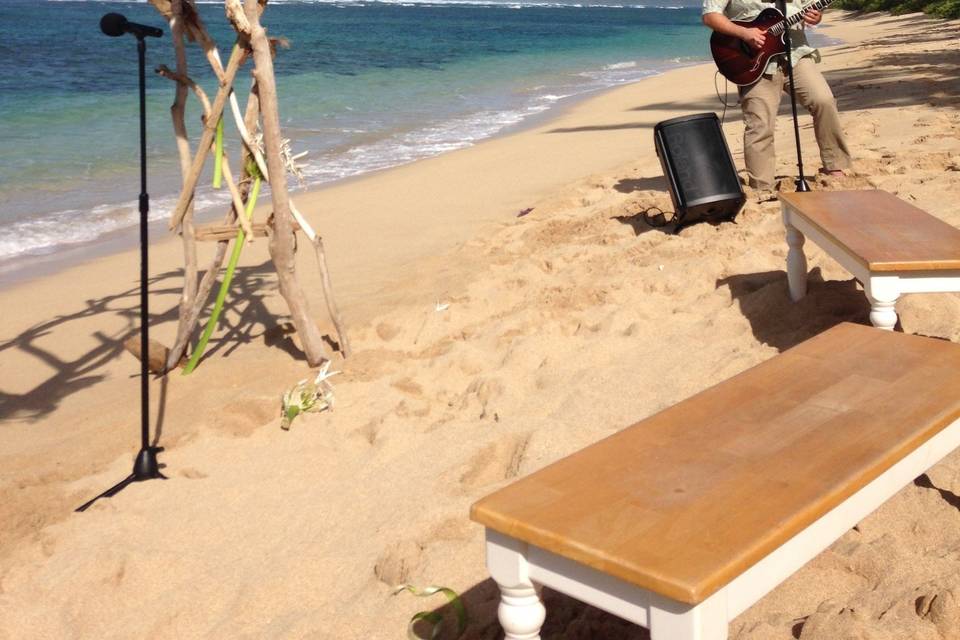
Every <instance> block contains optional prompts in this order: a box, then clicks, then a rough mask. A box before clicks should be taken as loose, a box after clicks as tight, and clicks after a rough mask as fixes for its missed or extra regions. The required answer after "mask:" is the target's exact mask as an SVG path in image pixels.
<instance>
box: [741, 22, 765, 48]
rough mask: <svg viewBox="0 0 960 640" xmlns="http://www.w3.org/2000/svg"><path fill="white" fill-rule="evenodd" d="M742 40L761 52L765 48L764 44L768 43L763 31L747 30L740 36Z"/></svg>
mask: <svg viewBox="0 0 960 640" xmlns="http://www.w3.org/2000/svg"><path fill="white" fill-rule="evenodd" d="M740 39H741V40H743V41H744V42H746V43H747V44H748V45H750V46H751V47H752V48H753V49H755V50H759V49H762V48H763V43H764V42H766V40H767V36H766V33H765V32H764V31H763V29H757V28H755V27H753V28H745V29H744V30H743V33H742V34H741V35H740Z"/></svg>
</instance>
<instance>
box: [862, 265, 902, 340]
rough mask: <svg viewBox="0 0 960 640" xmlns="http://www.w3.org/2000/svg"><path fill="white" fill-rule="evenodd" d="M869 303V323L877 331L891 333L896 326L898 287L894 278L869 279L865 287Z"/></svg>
mask: <svg viewBox="0 0 960 640" xmlns="http://www.w3.org/2000/svg"><path fill="white" fill-rule="evenodd" d="M865 289H866V291H865V292H866V294H867V299H868V300H869V301H870V323H871V324H872V325H873V326H875V327H877V328H878V329H885V330H887V331H893V328H894V327H895V326H896V325H897V311H896V306H897V299H898V298H899V297H900V287H899V286H898V280H897V278H895V277H889V276H881V277H876V278H874V277H871V278H870V279H869V282H868V283H867V285H866V287H865Z"/></svg>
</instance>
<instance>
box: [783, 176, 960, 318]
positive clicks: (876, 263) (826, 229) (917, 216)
mask: <svg viewBox="0 0 960 640" xmlns="http://www.w3.org/2000/svg"><path fill="white" fill-rule="evenodd" d="M780 204H781V207H782V209H783V224H784V226H785V227H786V231H787V245H788V246H789V252H788V254H787V279H788V281H789V285H790V297H791V298H792V299H793V301H794V302H796V301H798V300H800V299H801V298H803V297H804V296H805V295H806V293H807V258H806V256H805V255H804V252H803V245H804V241H805V239H806V238H809V239H810V240H812V241H813V242H815V243H816V244H817V245H818V246H819V247H820V248H821V249H823V250H824V251H826V252H827V253H828V254H829V255H830V256H831V257H832V258H833V259H834V260H836V261H837V262H839V263H840V264H841V265H843V267H844V268H845V269H846V270H847V271H849V272H850V273H851V274H853V276H854V277H855V278H856V279H857V280H859V281H860V283H861V284H862V285H863V288H864V292H865V293H866V294H867V298H868V299H869V300H870V322H872V323H873V325H874V326H876V327H879V328H881V329H887V330H892V329H893V327H894V326H895V325H896V324H897V312H896V304H897V300H898V299H899V298H900V296H901V295H903V294H905V293H943V292H951V291H960V230H957V229H956V228H955V227H952V226H950V225H949V224H947V223H946V222H943V221H942V220H940V219H938V218H935V217H933V216H931V215H930V214H929V213H926V212H925V211H922V210H921V209H918V208H917V207H914V206H913V205H910V204H908V203H906V202H904V201H903V200H900V199H899V198H897V197H895V196H893V195H891V194H889V193H887V192H885V191H814V192H807V193H783V194H780Z"/></svg>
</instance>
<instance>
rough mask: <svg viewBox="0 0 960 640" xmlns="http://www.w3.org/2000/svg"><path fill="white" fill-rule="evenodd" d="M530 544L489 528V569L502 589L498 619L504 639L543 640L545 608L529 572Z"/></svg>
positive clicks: (537, 587) (538, 589)
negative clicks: (528, 554)
mask: <svg viewBox="0 0 960 640" xmlns="http://www.w3.org/2000/svg"><path fill="white" fill-rule="evenodd" d="M526 553H527V545H526V544H525V543H523V542H520V541H519V540H515V539H513V538H509V537H507V536H504V535H501V534H499V533H497V532H495V531H491V530H490V529H487V569H488V570H489V571H490V576H491V577H492V578H493V580H494V581H495V582H496V583H497V586H498V587H500V607H499V608H498V609H497V616H498V617H499V619H500V626H502V627H503V631H504V634H505V636H504V639H505V640H540V628H541V627H543V621H544V619H546V613H547V612H546V609H544V607H543V603H542V602H541V601H540V588H539V586H538V585H535V584H534V583H533V582H532V581H531V580H530V577H529V575H528V571H527V557H526Z"/></svg>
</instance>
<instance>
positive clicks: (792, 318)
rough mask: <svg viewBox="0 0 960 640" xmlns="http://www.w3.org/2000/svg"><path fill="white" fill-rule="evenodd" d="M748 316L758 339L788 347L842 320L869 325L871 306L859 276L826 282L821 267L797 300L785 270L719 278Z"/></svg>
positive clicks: (816, 270) (780, 349)
mask: <svg viewBox="0 0 960 640" xmlns="http://www.w3.org/2000/svg"><path fill="white" fill-rule="evenodd" d="M716 287H717V289H719V288H720V287H728V288H729V289H730V296H731V298H733V300H734V301H735V302H736V303H737V304H738V305H739V306H740V311H741V313H743V315H744V317H745V318H746V319H747V320H749V322H750V327H751V329H752V330H753V335H754V337H755V338H756V339H757V340H759V341H760V342H762V343H763V344H767V345H770V346H771V347H774V348H775V349H777V350H778V351H785V350H786V349H789V348H790V347H793V346H796V345H798V344H800V343H801V342H803V341H804V340H807V339H808V338H812V337H813V336H815V335H817V334H819V333H822V332H824V331H826V330H827V329H829V328H830V327H832V326H834V325H837V324H840V323H841V322H856V323H859V324H870V304H869V303H868V302H867V298H866V296H865V295H864V293H863V291H862V290H860V289H859V288H858V286H857V281H856V280H853V279H851V280H828V281H824V279H823V276H822V274H821V273H820V268H819V267H817V268H815V269H813V271H811V272H810V274H809V277H808V280H807V295H806V297H805V298H803V299H802V300H800V301H799V302H793V301H792V300H791V299H790V294H789V292H788V289H787V274H786V272H784V271H764V272H759V273H746V274H742V275H735V276H730V277H728V278H720V279H719V280H717V281H716Z"/></svg>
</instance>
